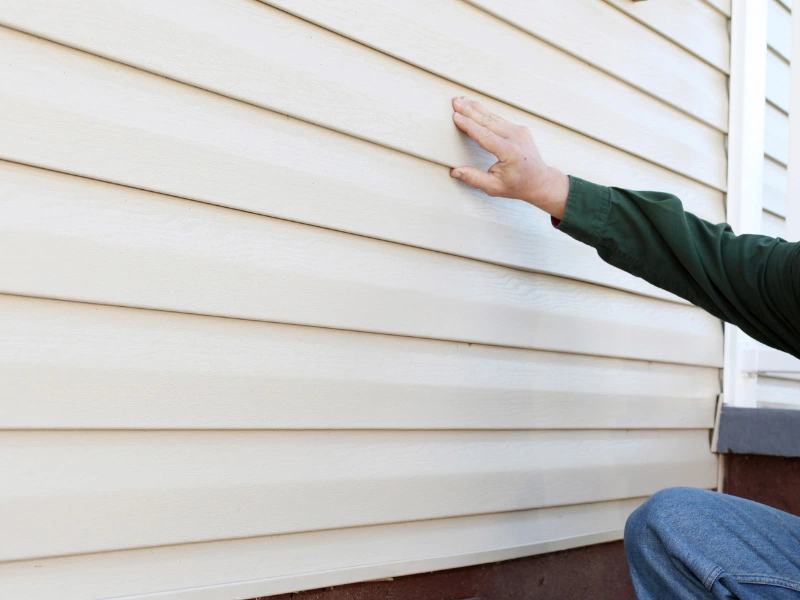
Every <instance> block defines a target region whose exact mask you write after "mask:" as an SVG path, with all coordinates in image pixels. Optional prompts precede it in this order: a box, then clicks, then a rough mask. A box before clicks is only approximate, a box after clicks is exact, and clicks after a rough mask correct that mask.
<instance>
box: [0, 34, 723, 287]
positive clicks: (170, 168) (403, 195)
mask: <svg viewBox="0 0 800 600" xmlns="http://www.w3.org/2000/svg"><path fill="white" fill-rule="evenodd" d="M0 46H5V47H6V48H8V49H9V54H7V56H13V59H9V60H7V61H5V62H3V64H0V72H2V75H3V76H4V78H5V80H6V81H13V82H14V85H13V86H12V85H9V86H4V87H3V89H2V90H0V123H2V127H1V128H0V156H3V157H5V158H7V159H9V160H13V161H15V162H20V163H29V164H37V165H41V166H43V167H46V168H48V169H54V170H58V171H64V172H70V173H76V174H79V175H83V176H86V177H92V178H96V179H101V180H107V181H115V182H119V183H122V184H125V185H129V186H134V187H139V188H144V189H151V190H155V191H159V192H162V193H167V194H172V195H176V196H181V197H187V198H192V199H196V200H201V201H204V202H210V203H214V204H221V205H225V206H231V207H234V208H239V209H243V210H247V211H250V212H257V213H262V214H269V215H273V216H277V217H281V218H286V219H289V220H293V221H300V222H306V223H311V224H315V225H321V226H324V227H328V228H333V229H339V230H344V231H349V232H353V233H358V234H360V235H367V236H370V237H377V238H382V239H388V240H391V241H397V242H401V243H404V244H409V245H415V246H419V247H424V248H431V249H434V250H439V251H443V252H448V253H452V254H458V255H463V256H468V257H470V258H477V259H480V260H485V261H488V262H496V263H498V264H503V265H508V266H512V267H518V268H523V269H526V270H536V271H541V272H546V273H551V274H560V275H566V276H568V277H573V278H576V279H580V280H585V281H591V282H595V283H601V284H603V285H610V286H613V287H618V288H621V289H627V290H631V291H636V292H639V293H645V294H648V295H651V296H655V297H662V298H670V299H674V298H675V297H674V296H672V295H671V294H667V293H666V292H663V291H661V290H658V289H657V288H655V287H654V286H651V285H649V284H647V283H645V282H643V281H642V280H639V279H637V278H634V277H632V276H630V275H628V274H626V273H623V272H622V271H619V270H618V269H614V268H613V267H610V266H608V265H605V264H604V263H602V262H601V261H599V260H598V259H597V258H596V256H595V255H594V251H593V250H591V249H590V248H588V247H584V246H583V245H582V244H578V243H575V242H574V241H573V240H571V239H569V238H568V237H567V236H565V235H563V234H562V233H561V232H558V231H555V230H553V228H552V227H551V226H550V223H549V219H547V218H546V216H545V215H544V214H542V213H540V212H539V211H538V210H537V209H534V208H533V207H531V206H529V205H527V204H525V203H522V202H518V201H509V200H503V199H496V200H489V199H487V198H486V196H485V195H483V194H482V193H480V192H477V191H475V190H472V189H470V188H468V187H467V186H464V185H463V184H460V183H459V182H456V181H453V180H451V179H450V177H449V173H448V171H447V169H446V168H444V167H441V166H438V165H436V164H432V163H430V162H427V161H420V160H418V159H414V158H412V157H410V156H408V155H405V154H401V153H399V152H394V151H391V150H387V149H385V148H380V147H377V146H375V145H373V144H369V143H366V142H363V141H360V140H356V139H354V138H351V137H348V136H344V135H341V134H337V133H334V132H331V131H328V130H325V129H322V128H320V127H315V126H312V125H309V124H306V123H303V122H300V121H296V120H293V119H288V118H286V117H284V116H280V115H276V114H275V113H271V112H269V111H265V110H262V109H258V108H256V107H253V106H249V105H246V104H243V103H239V102H235V101H232V100H227V99H224V98H220V97H219V96H217V95H214V94H210V93H206V92H202V91H200V90H197V89H194V88H190V87H188V86H184V85H181V84H177V83H174V82H170V81H167V80H165V79H162V78H159V77H155V76H152V75H149V74H145V73H142V72H139V71H136V70H133V69H130V68H127V67H121V66H118V65H116V64H114V63H110V62H108V61H104V60H101V59H98V58H95V57H92V56H89V55H86V54H83V53H80V52H75V51H72V50H67V49H65V48H63V47H60V46H56V45H54V44H50V43H47V42H44V41H41V40H36V39H34V38H31V37H30V36H27V35H24V34H19V33H15V32H10V31H8V30H5V32H4V33H3V32H0ZM445 104H449V102H446V103H445ZM442 108H443V109H446V110H442V114H441V115H440V116H441V125H442V126H443V129H442V134H443V135H445V136H453V141H454V142H455V143H456V144H458V145H464V147H465V148H466V147H468V146H467V145H466V144H464V142H463V140H461V139H460V138H459V137H458V135H459V134H457V133H456V130H455V128H454V126H453V125H452V123H451V117H450V109H449V107H445V106H444V105H443V106H442ZM521 114H523V113H520V115H521ZM45 123H46V125H44V124H45ZM437 127H438V123H437ZM537 137H538V138H539V139H540V142H541V143H542V148H543V151H544V152H546V154H547V155H548V156H551V155H552V156H553V157H554V162H555V163H556V164H558V163H561V166H564V167H566V166H568V165H576V168H575V170H574V171H572V172H574V173H575V174H576V175H579V176H582V177H588V178H590V179H594V180H597V181H600V182H601V183H603V182H606V183H609V182H610V180H611V179H615V180H616V181H614V184H615V185H623V186H629V187H634V188H639V189H641V188H652V187H662V189H668V190H670V191H673V192H674V193H676V194H678V195H680V196H681V197H683V198H684V199H685V201H686V204H687V207H688V208H689V209H690V210H692V211H694V212H696V213H697V214H699V215H701V216H704V217H705V218H708V219H710V220H714V221H721V220H724V211H723V205H722V195H721V193H719V192H716V191H713V190H711V189H710V188H707V187H705V186H702V185H700V184H696V183H693V182H691V181H689V180H687V179H685V178H682V177H679V176H677V175H674V174H672V173H669V172H668V171H664V170H663V169H659V168H657V167H654V166H652V165H649V164H648V163H646V162H644V161H641V160H638V159H634V158H632V157H630V156H629V155H626V154H624V153H621V152H619V151H616V150H613V149H611V148H610V147H608V146H605V145H602V144H599V143H597V142H593V141H591V140H588V139H587V138H585V137H582V136H579V135H577V134H574V133H570V132H567V131H566V130H564V129H561V128H556V127H554V126H552V125H548V126H546V127H543V128H542V129H541V130H538V131H537ZM475 158H476V160H478V161H483V162H485V161H486V158H487V155H486V153H483V154H477V153H476V154H475ZM411 173H413V176H409V174H411ZM266 189H269V190H270V192H271V193H265V190H266Z"/></svg>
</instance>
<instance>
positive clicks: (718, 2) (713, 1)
mask: <svg viewBox="0 0 800 600" xmlns="http://www.w3.org/2000/svg"><path fill="white" fill-rule="evenodd" d="M698 2H705V3H706V4H708V5H709V6H713V7H714V8H716V9H717V10H718V11H719V12H721V13H722V14H723V15H725V16H727V17H730V16H731V0H698Z"/></svg>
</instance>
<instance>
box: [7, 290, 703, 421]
mask: <svg viewBox="0 0 800 600" xmlns="http://www.w3.org/2000/svg"><path fill="white" fill-rule="evenodd" d="M42 373H47V374H48V375H47V377H42ZM0 380H2V381H3V382H4V390H5V391H4V394H3V395H2V397H0V415H1V416H0V429H17V428H33V429H37V428H38V429H47V428H66V429H93V428H106V429H193V428H197V429H228V428H232V429H253V428H263V429H281V428H292V429H326V428H328V429H334V428H344V429H366V428H375V429H436V428H439V429H571V428H574V429H599V428H624V429H625V428H652V429H657V428H703V427H706V428H709V427H711V426H712V425H713V418H714V406H715V400H716V395H717V394H718V393H719V378H718V372H717V369H714V368H697V367H687V366H678V365H666V364H654V363H646V362H643V361H622V360H612V359H605V358H600V357H590V356H576V355H567V354H555V353H551V352H536V351H526V350H514V349H508V348H498V347H493V346H480V345H477V344H471V345H468V344H456V343H448V342H440V341H429V340H418V339H411V338H402V337H396V336H378V335H365V334H358V333H351V332H343V331H332V330H326V329H316V328H308V327H292V326H285V325H273V324H259V323H253V322H251V321H239V320H235V319H218V318H208V317H199V316H194V315H178V314H174V313H164V312H159V311H143V310H134V309H127V308H113V307H102V308H98V307H96V306H93V305H87V304H79V303H71V302H57V301H52V300H36V299H31V298H18V297H13V296H0Z"/></svg>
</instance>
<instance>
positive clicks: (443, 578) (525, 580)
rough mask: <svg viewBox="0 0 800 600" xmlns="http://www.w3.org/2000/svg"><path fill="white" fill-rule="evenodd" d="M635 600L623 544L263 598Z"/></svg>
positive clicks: (267, 599)
mask: <svg viewBox="0 0 800 600" xmlns="http://www.w3.org/2000/svg"><path fill="white" fill-rule="evenodd" d="M586 598H591V599H592V600H635V599H636V596H635V594H634V593H633V585H632V584H631V579H630V575H629V574H628V565H627V562H626V561H625V552H624V550H623V547H622V542H613V543H610V544H599V545H597V546H589V547H586V548H576V549H574V550H566V551H564V552H554V553H552V554H542V555H539V556H531V557H528V558H520V559H516V560H508V561H504V562H499V563H491V564H485V565H477V566H474V567H465V568H462V569H450V570H447V571H436V572H434V573H423V574H420V575H408V576H406V577H396V578H394V580H392V581H370V582H365V583H355V584H351V585H343V586H340V587H334V588H327V589H323V590H312V591H308V592H297V593H294V594H282V595H280V596H269V597H266V598H260V599H258V600H468V599H469V600H472V599H475V600H573V599H575V600H577V599H581V600H585V599H586Z"/></svg>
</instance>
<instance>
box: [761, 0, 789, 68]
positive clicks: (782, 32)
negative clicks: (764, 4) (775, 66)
mask: <svg viewBox="0 0 800 600" xmlns="http://www.w3.org/2000/svg"><path fill="white" fill-rule="evenodd" d="M768 10H769V12H768V13H767V42H768V43H769V47H770V48H772V49H773V50H774V51H775V52H777V53H778V54H780V55H781V56H782V57H783V58H784V59H785V60H787V61H789V60H791V59H792V13H790V12H789V11H788V10H786V7H784V6H783V5H782V4H780V3H779V2H778V0H769V6H768Z"/></svg>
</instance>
